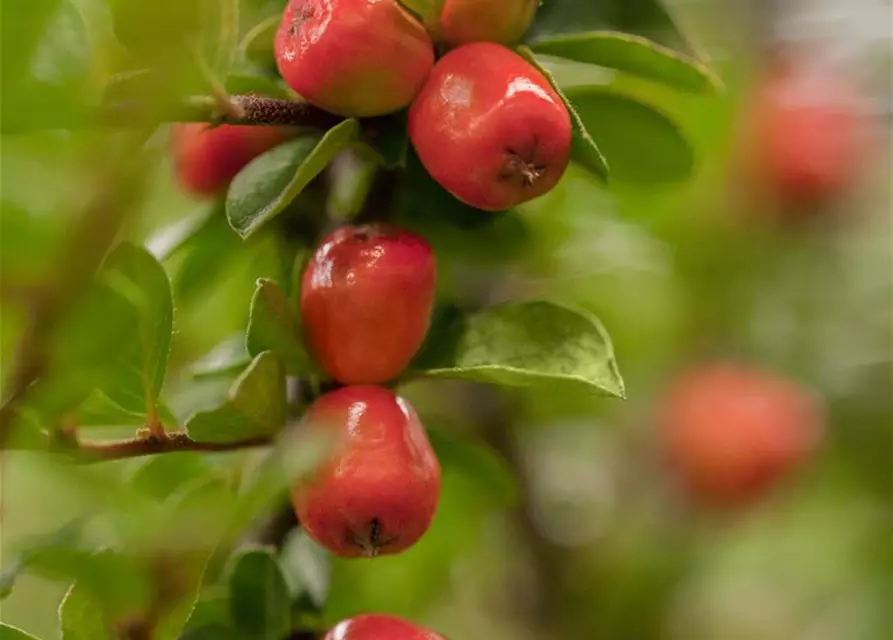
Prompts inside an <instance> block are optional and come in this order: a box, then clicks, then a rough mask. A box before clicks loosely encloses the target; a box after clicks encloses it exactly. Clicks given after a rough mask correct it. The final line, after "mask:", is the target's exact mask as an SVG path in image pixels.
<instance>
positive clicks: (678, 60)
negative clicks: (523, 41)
mask: <svg viewBox="0 0 893 640" xmlns="http://www.w3.org/2000/svg"><path fill="white" fill-rule="evenodd" d="M530 47H531V49H533V51H535V52H536V53H544V54H548V55H553V56H559V57H561V58H567V59H570V60H576V61H577V62H585V63H588V64H597V65H601V66H603V67H610V68H612V69H617V70H619V71H624V72H626V73H631V74H634V75H639V76H642V77H644V78H649V79H651V80H657V81H658V82H662V83H664V84H666V85H669V86H671V87H675V88H677V89H684V90H687V91H709V90H714V89H716V88H717V87H718V86H719V80H718V78H717V77H716V76H715V75H714V74H713V73H712V72H711V71H710V70H709V69H708V68H707V67H706V66H705V65H704V64H703V63H701V62H699V61H697V60H694V59H692V58H689V57H687V56H683V55H682V54H679V53H677V52H675V51H673V50H672V49H668V48H666V47H663V46H661V45H659V44H657V43H655V42H652V41H650V40H648V39H647V38H643V37H641V36H635V35H632V34H629V33H618V32H615V31H590V32H587V33H574V34H568V35H560V36H553V37H550V38H544V39H541V40H537V41H536V42H534V43H532V44H531V45H530Z"/></svg>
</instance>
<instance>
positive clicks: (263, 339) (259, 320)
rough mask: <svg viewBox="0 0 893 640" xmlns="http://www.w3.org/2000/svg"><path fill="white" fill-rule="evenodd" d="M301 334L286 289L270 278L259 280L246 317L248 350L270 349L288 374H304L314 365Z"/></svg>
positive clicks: (297, 318)
mask: <svg viewBox="0 0 893 640" xmlns="http://www.w3.org/2000/svg"><path fill="white" fill-rule="evenodd" d="M302 335H303V334H302V331H301V321H300V318H299V317H298V314H297V312H296V311H295V309H294V308H293V306H292V304H291V303H290V302H289V300H288V297H287V296H286V295H285V292H284V291H282V289H281V288H279V285H277V284H276V283H275V282H273V281H272V280H267V279H266V278H261V279H260V280H258V281H257V290H256V291H255V292H254V297H253V298H252V300H251V311H250V317H249V320H248V333H247V336H246V345H247V348H248V353H250V354H251V355H252V356H255V355H257V354H259V353H262V352H264V351H272V352H274V353H275V354H276V355H278V356H279V357H280V358H282V360H283V362H284V363H285V369H286V371H287V372H288V373H289V374H290V375H294V376H301V375H306V374H307V373H309V372H311V371H314V370H315V369H316V367H315V366H314V364H313V360H312V359H311V358H310V356H309V355H308V354H307V350H306V349H305V348H304V341H303V337H302Z"/></svg>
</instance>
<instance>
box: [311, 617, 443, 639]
mask: <svg viewBox="0 0 893 640" xmlns="http://www.w3.org/2000/svg"><path fill="white" fill-rule="evenodd" d="M323 640H446V639H445V638H444V637H443V636H441V635H439V634H436V633H434V632H433V631H429V630H428V629H423V628H422V627H419V626H417V625H414V624H412V623H411V622H408V621H406V620H403V619H401V618H397V617H395V616H388V615H383V614H377V613H373V614H365V615H359V616H354V617H353V618H348V619H347V620H342V621H341V622H339V623H338V624H336V625H335V626H334V627H333V628H332V629H331V631H329V632H328V633H327V634H326V637H325V638H323Z"/></svg>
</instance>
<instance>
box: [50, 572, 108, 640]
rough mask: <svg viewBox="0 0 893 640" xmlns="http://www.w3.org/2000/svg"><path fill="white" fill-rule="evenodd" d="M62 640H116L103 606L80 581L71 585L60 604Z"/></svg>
mask: <svg viewBox="0 0 893 640" xmlns="http://www.w3.org/2000/svg"><path fill="white" fill-rule="evenodd" d="M59 623H60V626H61V629H62V640H115V636H114V634H113V633H112V632H111V630H110V629H109V628H108V625H107V624H106V621H105V615H104V614H103V611H102V608H101V607H99V605H97V604H96V602H95V600H94V599H93V596H92V595H91V594H90V592H89V591H88V590H87V589H84V588H83V587H82V586H81V585H80V584H79V583H77V582H75V583H74V584H72V585H71V587H70V588H69V589H68V591H67V592H66V594H65V597H64V598H63V600H62V604H61V605H59Z"/></svg>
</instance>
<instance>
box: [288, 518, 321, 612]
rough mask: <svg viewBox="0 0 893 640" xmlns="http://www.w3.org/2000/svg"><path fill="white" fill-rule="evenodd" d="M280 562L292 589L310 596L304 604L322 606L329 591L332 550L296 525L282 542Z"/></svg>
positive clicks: (314, 606) (307, 606) (311, 606)
mask: <svg viewBox="0 0 893 640" xmlns="http://www.w3.org/2000/svg"><path fill="white" fill-rule="evenodd" d="M279 563H280V566H281V567H282V571H283V573H284V574H285V580H286V582H288V584H289V588H290V590H291V592H292V593H293V594H296V593H297V594H301V595H302V596H306V598H307V599H308V600H309V603H302V604H304V608H305V609H306V608H311V609H317V610H318V609H321V608H322V607H323V606H324V605H325V602H326V596H327V595H328V592H329V577H330V576H329V573H330V566H329V554H328V552H327V551H326V550H325V549H324V548H323V547H322V546H320V545H319V544H318V543H317V542H315V541H314V540H313V539H312V538H311V537H310V536H308V535H307V532H306V531H304V530H303V529H301V528H300V527H296V528H295V529H293V530H292V532H291V533H290V534H289V535H288V537H287V538H286V539H285V542H284V543H283V544H282V549H281V550H280V556H279Z"/></svg>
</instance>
